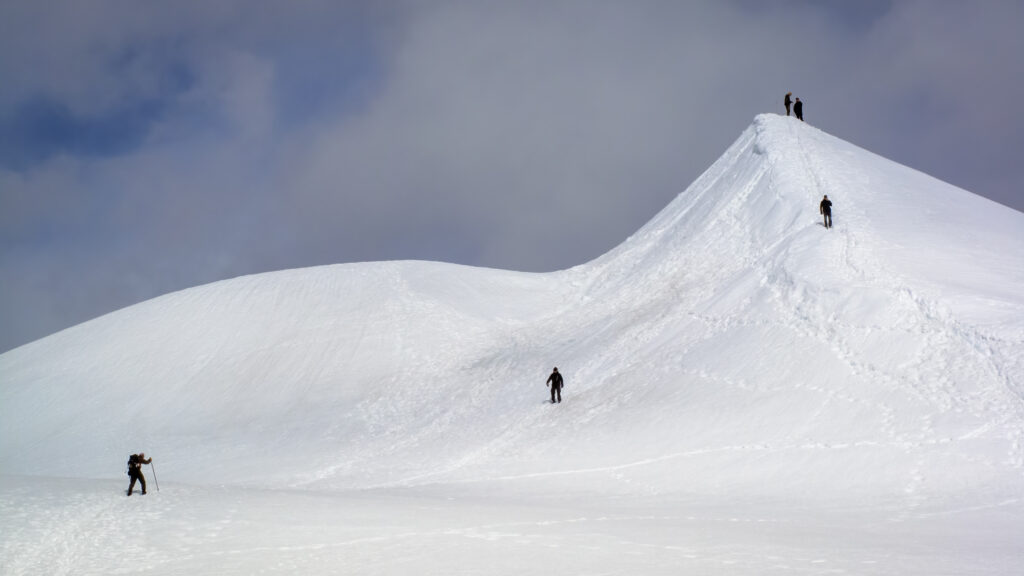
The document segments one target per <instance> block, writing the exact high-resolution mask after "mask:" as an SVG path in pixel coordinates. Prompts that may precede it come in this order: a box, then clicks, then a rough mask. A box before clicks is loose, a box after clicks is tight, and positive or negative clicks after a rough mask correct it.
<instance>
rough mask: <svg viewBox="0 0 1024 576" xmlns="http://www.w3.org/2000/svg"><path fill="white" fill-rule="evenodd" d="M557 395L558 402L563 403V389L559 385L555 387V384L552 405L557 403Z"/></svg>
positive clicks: (552, 386)
mask: <svg viewBox="0 0 1024 576" xmlns="http://www.w3.org/2000/svg"><path fill="white" fill-rule="evenodd" d="M556 395H557V398H558V400H557V402H561V401H562V387H561V386H558V385H555V384H552V385H551V403H552V404H554V403H555V402H556V400H555V398H556Z"/></svg>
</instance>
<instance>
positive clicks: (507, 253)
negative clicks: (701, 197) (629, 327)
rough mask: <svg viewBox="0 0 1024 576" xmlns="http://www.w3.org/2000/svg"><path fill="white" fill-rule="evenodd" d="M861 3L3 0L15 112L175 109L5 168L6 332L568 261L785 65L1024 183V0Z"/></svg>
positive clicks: (872, 117)
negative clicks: (176, 294)
mask: <svg viewBox="0 0 1024 576" xmlns="http://www.w3.org/2000/svg"><path fill="white" fill-rule="evenodd" d="M23 4H26V3H23ZM852 4H853V3H814V2H801V1H796V2H783V3H761V2H747V1H744V2H735V3H722V2H708V3H675V2H639V3H618V2H556V3H552V2H515V3H488V4H487V5H484V4H481V3H477V2H445V3H438V2H432V3H400V2H394V3H392V2H383V3H369V4H368V3H361V2H353V3H340V4H339V3H334V2H308V3H289V4H288V5H287V7H283V6H282V5H279V4H274V3H266V4H264V3H252V2H245V3H241V4H232V3H212V4H210V3H195V4H188V3H186V4H175V6H174V7H173V9H171V8H166V9H165V8H161V7H159V6H157V7H149V8H146V7H142V8H140V7H138V6H133V7H132V8H131V9H125V8H124V7H123V5H121V4H120V3H111V4H106V3H90V4H89V6H88V8H83V6H85V5H82V4H81V3H69V4H53V3H45V4H41V5H38V6H37V5H25V6H14V5H12V4H10V3H8V4H7V5H5V6H4V7H3V8H2V9H0V11H2V16H4V18H0V21H4V22H7V23H9V22H11V21H17V22H19V24H18V25H17V26H11V25H10V24H7V28H6V29H5V30H4V32H5V34H0V48H2V49H0V53H2V54H4V55H3V56H0V78H2V79H3V80H4V85H5V87H6V86H8V85H17V89H16V90H13V91H6V90H5V91H4V94H0V117H2V115H3V112H4V111H9V110H12V109H13V107H16V106H17V105H18V103H19V102H24V101H26V99H28V98H31V97H36V96H40V95H45V96H47V97H48V98H51V99H52V101H54V102H61V103H64V104H66V105H67V107H68V109H69V110H73V111H75V113H76V114H78V115H79V116H82V117H88V116H89V115H90V114H91V115H96V114H106V113H111V112H114V113H116V112H117V111H118V110H123V109H124V107H125V106H126V105H127V103H130V102H138V101H144V100H145V98H147V97H151V96H153V95H154V94H155V95H157V96H159V97H161V98H163V99H164V107H163V109H162V111H161V113H160V114H159V115H155V116H153V117H152V118H151V121H150V122H149V123H148V124H147V125H146V126H145V130H144V131H143V132H142V134H143V137H141V138H139V139H137V140H135V141H132V142H131V144H132V145H131V146H130V147H128V148H127V149H120V150H117V151H116V153H113V154H109V155H106V156H104V157H95V156H89V155H87V154H82V153H78V152H76V151H75V150H67V149H65V150H64V152H62V153H61V154H56V155H51V156H50V157H48V158H45V159H44V160H43V161H41V162H39V163H38V164H37V165H35V166H32V167H31V168H30V169H25V170H12V169H11V168H10V167H8V169H7V170H6V171H5V170H3V169H2V168H0V206H2V208H3V210H0V226H2V227H3V229H2V231H0V239H3V247H2V251H0V286H2V299H0V325H3V329H2V330H0V350H2V349H5V348H9V347H11V346H14V345H17V344H20V343H23V342H25V341H27V340H28V339H31V338H35V337H39V336H42V335H45V334H46V333H49V332H52V331H54V330H56V329H59V328H61V327H64V326H67V325H69V324H71V323H73V322H78V321H81V320H83V319H85V318H88V317H91V316H95V315H98V314H100V313H103V312H106V311H109V310H112V309H115V308H117V307H120V306H124V305H128V304H131V303H133V302H136V301H139V300H142V299H145V298H149V297H153V296H156V295H158V294H160V293H164V292H167V291H170V290H176V289H181V288H185V287H188V286H192V285H196V284H199V283H202V282H208V281H212V280H216V279H219V278H225V277H230V276H234V275H238V274H244V273H252V272H261V271H267V270H273V269H280V268H288V267H298V266H309V265H316V264H327V263H334V262H342V261H363V260H382V259H400V258H425V259H435V260H444V261H453V262H459V263H464V264H470V265H480V266H492V267H501V268H512V269H520V270H535V271H542V270H553V269H557V268H563V267H567V266H571V265H574V264H578V263H581V262H583V261H585V260H589V259H591V258H594V257H596V256H598V255H600V254H601V253H603V252H605V251H606V250H608V249H610V248H612V247H613V246H614V245H616V244H617V243H619V242H620V241H622V240H623V239H624V238H625V237H626V236H628V235H629V234H631V233H632V232H633V231H635V230H636V229H637V228H638V227H640V226H641V225H643V224H644V223H645V222H646V221H647V220H648V219H649V218H650V217H651V216H653V215H654V214H655V213H656V212H657V211H658V210H659V209H660V208H662V207H663V206H664V205H665V204H667V203H668V202H669V201H670V200H671V199H672V198H673V197H674V196H675V195H676V194H678V193H679V192H681V191H682V190H683V189H684V188H685V187H686V186H687V185H688V184H689V183H690V182H692V181H693V180H694V179H695V178H696V177H697V176H698V175H699V173H700V172H701V171H702V170H704V169H705V168H707V167H708V166H709V165H710V163H711V162H713V161H714V160H715V159H716V158H717V157H718V156H719V155H720V154H721V153H722V151H724V150H725V148H726V147H727V146H728V145H729V143H730V142H731V141H732V140H733V139H735V138H736V137H737V136H738V135H739V133H740V132H741V131H742V130H743V128H745V127H746V126H747V125H748V124H749V122H750V121H751V119H752V118H753V116H754V115H756V114H758V113H760V112H765V111H769V112H770V111H775V112H779V111H781V108H782V106H781V96H782V94H784V93H785V92H787V91H790V90H792V91H793V92H794V93H795V94H797V95H799V96H801V97H802V99H803V100H804V101H805V102H806V104H807V118H808V120H809V121H810V122H811V123H813V124H816V125H818V126H821V127H822V128H824V129H826V130H828V131H830V132H832V133H835V134H836V135H838V136H840V137H842V138H846V139H848V140H851V141H853V142H855V143H858V144H861V145H862V146H865V147H867V148H869V149H872V150H874V151H876V152H878V153H880V154H883V155H885V156H888V157H890V158H893V159H894V160H896V161H900V162H903V163H907V164H909V165H911V166H914V167H916V168H919V169H922V170H925V171H926V172H930V173H932V174H934V175H936V176H938V177H940V178H943V179H946V180H949V181H951V182H953V183H955V184H959V185H961V186H964V187H966V188H968V189H970V190H972V191H974V192H977V193H980V194H983V195H988V196H990V197H993V198H997V199H999V200H1000V201H1003V202H1005V203H1007V204H1009V205H1011V206H1015V207H1016V208H1017V209H1021V208H1024V200H1022V199H1021V198H1020V197H1019V192H1018V191H1019V190H1020V189H1021V186H1020V184H1021V181H1020V176H1019V174H1020V172H1019V169H1018V168H1017V162H1018V161H1017V160H1016V159H1015V158H1014V157H1013V156H1014V151H1017V150H1020V149H1021V146H1020V144H1021V141H1020V139H1021V137H1020V136H1019V135H1020V134H1021V133H1022V131H1021V130H1020V123H1021V120H1019V119H1018V116H1019V115H1017V114H1009V113H1008V111H1009V110H1013V108H1012V105H1014V104H1016V102H1017V101H1019V99H1020V96H1021V92H1020V91H1021V81H1020V80H1019V79H1018V78H1016V76H1017V75H1013V74H1008V73H1007V71H1008V70H1015V68H1014V65H1015V64H1014V62H1016V61H1017V60H1019V58H1020V57H1021V56H1022V54H1021V44H1020V40H1018V39H1017V36H1018V35H1017V34H1016V31H1015V30H1013V27H1014V23H1016V22H1020V17H1019V16H1020V14H1019V12H1020V6H1019V4H1017V3H1013V2H1005V3H999V2H992V3H986V4H984V5H975V4H967V3H950V2H920V3H918V2H898V3H892V4H890V3H887V2H871V3H856V6H857V7H858V8H857V10H855V11H853V12H851V10H853V8H851V5H852ZM368 6H369V7H368ZM13 16H16V17H17V18H13ZM111 24H116V26H113V27H112V26H111ZM33 26H34V27H36V28H35V29H36V34H34V35H33V34H29V33H27V32H25V31H23V30H21V31H19V30H13V31H12V28H15V27H16V28H24V27H27V28H31V27H33ZM111 28H113V31H111ZM6 32H12V33H11V34H7V33H6ZM19 51H20V53H22V54H24V53H32V54H33V57H32V60H31V63H29V64H27V63H26V62H23V61H19V60H17V59H15V58H13V57H12V56H11V54H14V53H19ZM132 54H134V55H135V56H134V60H133V59H132V57H130V56H131V55H132ZM119 55H120V56H119ZM126 55H127V56H126ZM119 58H120V60H119ZM118 61H120V62H122V63H125V62H127V63H128V64H126V65H123V70H122V73H121V74H120V75H119V74H117V73H114V72H115V71H116V70H117V67H116V66H112V65H111V62H118ZM132 62H135V63H134V64H132ZM980 62H984V63H985V64H986V65H985V66H981V65H979V63H980ZM175 67H180V69H181V70H183V71H184V72H183V74H184V75H183V76H179V78H187V79H188V82H181V81H179V82H177V83H175V82H173V74H172V72H173V71H174V70H175V69H176V68H175ZM154 70H156V71H160V70H163V72H161V73H158V74H155V75H154V74H153V71H154ZM169 77H170V78H171V80H172V81H171V84H170V85H168V84H167V82H168V81H169V80H168V78H169ZM8 80H11V82H8ZM168 86H170V87H171V88H174V87H177V89H168ZM72 248H73V249H72Z"/></svg>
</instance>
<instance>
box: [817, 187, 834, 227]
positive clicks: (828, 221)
mask: <svg viewBox="0 0 1024 576" xmlns="http://www.w3.org/2000/svg"><path fill="white" fill-rule="evenodd" d="M818 211H819V212H821V215H822V216H823V217H824V218H825V228H831V227H832V201H831V200H829V199H828V194H825V197H824V198H822V199H821V204H819V205H818Z"/></svg>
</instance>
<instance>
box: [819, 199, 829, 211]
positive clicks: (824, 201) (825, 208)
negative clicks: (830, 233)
mask: <svg viewBox="0 0 1024 576" xmlns="http://www.w3.org/2000/svg"><path fill="white" fill-rule="evenodd" d="M818 211H819V212H821V213H822V214H831V213H832V201H831V200H829V199H828V198H822V200H821V204H820V205H819V206H818Z"/></svg>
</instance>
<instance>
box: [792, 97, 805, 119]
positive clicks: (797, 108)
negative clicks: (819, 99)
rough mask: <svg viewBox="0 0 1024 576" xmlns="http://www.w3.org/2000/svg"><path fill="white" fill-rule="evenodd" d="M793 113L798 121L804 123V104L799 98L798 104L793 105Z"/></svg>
mask: <svg viewBox="0 0 1024 576" xmlns="http://www.w3.org/2000/svg"><path fill="white" fill-rule="evenodd" d="M793 113H795V114H796V119H797V120H799V121H801V122H803V121H804V103H803V102H801V101H800V99H799V98H797V99H796V104H793Z"/></svg>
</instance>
